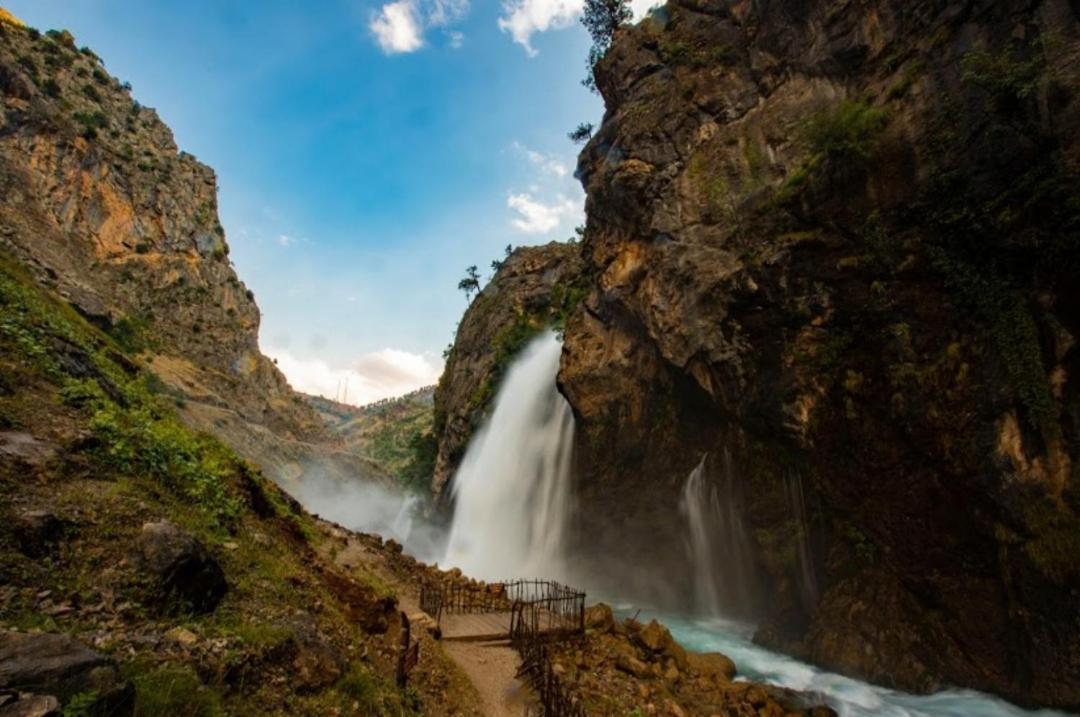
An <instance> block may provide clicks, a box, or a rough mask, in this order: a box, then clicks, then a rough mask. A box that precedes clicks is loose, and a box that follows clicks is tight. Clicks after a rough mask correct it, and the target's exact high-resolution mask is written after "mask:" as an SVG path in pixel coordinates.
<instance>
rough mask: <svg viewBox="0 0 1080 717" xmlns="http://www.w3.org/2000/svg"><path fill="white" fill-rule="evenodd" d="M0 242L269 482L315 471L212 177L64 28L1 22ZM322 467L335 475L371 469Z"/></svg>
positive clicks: (308, 428)
mask: <svg viewBox="0 0 1080 717" xmlns="http://www.w3.org/2000/svg"><path fill="white" fill-rule="evenodd" d="M0 31H2V33H3V35H2V37H0V92H2V102H3V106H2V112H0V187H2V190H3V191H2V192H0V247H2V248H3V249H5V250H6V251H8V252H10V253H11V254H12V255H13V256H14V257H16V258H17V259H18V260H19V261H20V262H21V263H23V264H24V265H25V266H27V267H28V268H29V269H30V271H31V272H32V273H33V275H34V277H35V279H36V280H37V281H38V282H39V283H40V284H41V285H43V286H47V287H49V288H50V289H52V290H54V291H56V292H57V293H58V294H59V295H60V296H62V297H63V298H64V299H65V300H66V301H68V302H69V303H71V305H72V306H74V307H75V308H76V309H77V310H78V311H79V312H80V313H81V314H82V315H83V316H84V317H86V318H87V319H88V320H89V321H91V322H93V323H94V324H95V325H96V326H98V327H100V328H101V329H103V330H104V331H105V332H106V333H108V334H109V335H110V336H112V337H113V339H114V340H116V341H117V342H118V343H119V344H120V345H121V346H122V347H123V348H124V350H125V351H128V352H129V353H131V354H132V355H138V356H141V357H143V358H144V359H145V360H146V361H147V362H148V363H152V364H153V370H154V373H155V374H156V375H157V376H158V377H160V378H161V379H162V380H163V381H164V382H165V384H166V385H167V386H168V387H169V390H170V391H172V392H173V393H174V394H175V395H176V396H177V399H178V400H180V401H182V402H183V403H184V405H183V407H182V408H183V415H184V417H185V420H187V421H188V422H189V423H190V424H192V425H194V426H197V427H199V428H201V429H214V430H215V431H216V432H217V433H218V434H219V435H221V436H222V437H223V438H225V439H226V440H227V441H228V442H229V443H230V444H231V445H232V446H233V447H234V448H236V449H237V450H239V451H240V452H241V453H242V454H243V455H245V456H246V457H248V458H250V459H252V460H256V461H258V462H260V464H261V465H262V466H263V467H264V468H265V469H267V470H269V471H273V474H274V475H275V478H279V479H281V480H286V481H287V480H289V479H291V478H293V477H295V476H297V475H302V474H303V473H304V471H306V470H309V466H308V464H309V463H318V462H320V460H321V459H319V458H318V454H319V452H318V451H312V450H310V446H309V445H308V444H310V443H311V442H326V441H328V440H330V436H329V434H327V433H326V431H325V428H324V426H323V425H322V422H321V421H320V420H319V419H318V417H317V416H316V415H315V413H314V412H313V411H312V410H311V408H310V407H309V406H308V405H307V404H306V403H305V402H304V401H303V400H302V399H301V398H300V397H299V396H298V395H297V394H295V393H294V392H293V391H292V390H291V388H290V387H289V385H288V383H287V382H286V380H285V378H284V377H283V376H282V374H281V373H280V372H279V371H278V370H277V368H276V367H275V366H274V365H273V363H272V362H271V361H270V360H269V359H267V358H266V357H265V356H263V355H262V354H261V353H260V352H259V348H258V328H259V310H258V307H257V306H256V305H255V299H254V296H253V295H252V292H251V291H250V290H248V289H247V288H246V287H245V286H244V284H243V283H242V282H241V281H240V280H239V279H238V278H237V276H236V272H235V271H234V270H233V267H232V265H231V263H230V262H229V256H228V255H229V247H228V244H226V242H225V232H224V230H223V229H222V227H221V224H220V223H219V221H218V214H217V184H216V180H215V177H214V173H213V171H212V170H211V169H210V168H209V167H207V166H205V165H203V164H201V163H199V162H198V161H196V159H195V158H194V157H192V156H191V155H190V154H187V153H185V152H182V151H179V150H178V149H177V146H176V143H175V142H174V141H173V137H172V133H171V132H170V131H169V129H168V128H167V127H166V126H165V125H164V124H163V123H162V122H161V121H160V119H158V116H157V114H156V113H155V112H154V111H153V110H152V109H149V108H147V107H143V106H141V105H140V104H139V103H138V102H136V101H134V100H133V99H132V96H131V88H130V87H129V86H128V85H126V84H123V83H121V82H120V81H119V80H117V79H116V78H114V77H112V76H110V75H109V74H108V73H107V72H106V71H105V69H104V66H103V65H102V63H101V61H100V59H99V58H98V57H97V56H96V55H95V54H94V53H93V52H92V51H90V50H89V49H87V48H83V49H78V48H77V47H76V44H75V41H74V38H73V37H72V36H71V35H70V34H69V33H67V32H63V31H59V32H58V31H50V32H48V33H44V34H42V33H39V32H38V31H36V30H33V29H24V28H22V27H20V26H19V25H17V24H15V23H13V22H11V21H5V22H0ZM345 460H346V463H345V464H343V465H340V466H339V465H337V464H336V463H335V462H333V461H331V462H329V463H328V462H327V461H325V460H322V461H321V462H322V463H323V464H325V465H322V466H321V467H320V470H323V471H324V472H325V471H329V472H331V473H333V474H335V475H336V476H337V477H347V476H349V475H351V474H353V473H355V472H357V471H359V472H361V473H363V472H365V471H367V470H368V469H369V468H370V466H366V465H365V464H364V462H363V461H356V460H353V459H351V458H349V457H347V456H346V457H345Z"/></svg>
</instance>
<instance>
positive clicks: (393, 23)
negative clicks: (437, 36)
mask: <svg viewBox="0 0 1080 717" xmlns="http://www.w3.org/2000/svg"><path fill="white" fill-rule="evenodd" d="M468 11H469V0H396V1H395V2H391V3H387V4H385V5H383V6H382V7H381V8H380V9H379V11H378V12H376V13H375V14H374V15H373V16H372V18H371V22H370V23H369V24H368V28H369V29H370V30H371V32H372V34H373V35H374V36H375V41H376V42H377V43H378V44H379V47H381V48H382V51H383V52H385V53H386V54H388V55H394V54H400V53H407V52H416V51H417V50H419V49H420V48H421V47H423V46H424V33H425V32H426V31H427V30H428V29H429V28H433V27H446V26H447V25H450V24H452V23H455V22H457V21H458V20H460V19H461V18H463V17H465V14H466V13H467V12H468ZM449 37H450V46H451V47H454V48H457V47H461V43H462V41H463V40H464V35H462V34H461V33H460V32H450V33H449Z"/></svg>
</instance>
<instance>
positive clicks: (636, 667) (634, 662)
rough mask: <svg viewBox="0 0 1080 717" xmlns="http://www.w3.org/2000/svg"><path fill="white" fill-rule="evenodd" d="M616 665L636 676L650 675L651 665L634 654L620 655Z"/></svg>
mask: <svg viewBox="0 0 1080 717" xmlns="http://www.w3.org/2000/svg"><path fill="white" fill-rule="evenodd" d="M615 667H617V668H618V669H620V670H622V671H623V672H625V673H627V674H628V675H633V676H634V677H649V676H650V673H649V666H648V665H646V664H645V663H644V662H642V661H641V660H639V659H637V658H636V657H634V656H633V655H626V654H623V655H619V656H618V658H617V659H616V661H615Z"/></svg>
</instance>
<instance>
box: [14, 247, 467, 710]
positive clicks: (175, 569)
mask: <svg viewBox="0 0 1080 717" xmlns="http://www.w3.org/2000/svg"><path fill="white" fill-rule="evenodd" d="M357 540H361V538H359V537H357V536H348V535H347V534H346V533H344V531H341V530H340V529H338V528H336V527H334V526H331V525H327V524H324V523H321V522H320V521H318V520H316V519H314V518H312V516H310V515H308V514H307V513H305V512H304V511H303V510H302V509H301V508H300V507H299V505H297V504H296V503H295V501H293V500H291V499H290V498H289V497H288V496H287V495H286V494H284V493H283V492H281V491H280V490H279V489H278V488H277V487H276V486H275V485H274V484H273V483H271V482H270V481H268V480H267V479H266V478H264V477H263V476H262V475H261V474H260V472H259V471H258V470H257V469H256V468H254V467H253V466H252V465H251V464H249V463H246V462H245V461H243V460H241V459H240V458H238V457H237V456H236V455H235V454H234V453H233V452H232V451H230V450H229V449H228V448H226V447H225V446H224V445H223V444H222V443H220V442H219V441H217V440H216V439H214V438H212V437H210V436H208V435H205V434H198V433H195V432H193V431H192V430H190V429H189V428H187V427H186V426H184V425H183V423H182V422H181V421H180V419H179V416H178V415H177V413H176V410H175V405H174V401H173V398H172V396H171V395H169V393H168V392H167V391H163V390H162V385H161V383H160V381H158V380H157V379H156V378H155V376H154V374H152V373H151V372H150V371H149V370H148V369H147V367H146V366H145V365H144V364H142V363H141V362H140V361H139V360H138V359H137V358H135V357H132V356H131V355H130V354H128V353H127V352H125V350H124V348H123V347H122V346H121V345H120V343H119V342H117V341H116V339H114V338H112V337H110V336H109V335H107V334H105V333H103V332H102V331H101V330H100V329H98V328H97V327H95V326H93V325H91V324H89V323H88V322H87V321H86V320H85V319H84V318H82V317H81V316H79V315H78V314H77V313H76V312H75V311H73V310H72V308H71V307H70V305H68V304H67V303H66V302H64V301H62V300H60V299H59V298H58V297H56V296H55V295H53V294H51V292H47V291H44V290H42V289H41V288H39V287H37V286H36V285H35V281H34V278H33V277H32V276H30V275H29V274H28V273H27V272H26V271H25V269H24V268H23V267H21V266H19V265H17V263H16V262H15V261H14V260H12V259H11V258H10V257H9V256H7V255H6V254H3V253H2V252H0V712H2V713H3V714H5V715H40V716H42V717H45V716H47V715H48V716H55V715H59V714H61V713H62V714H67V715H105V714H108V715H132V714H134V715H163V716H164V715H203V716H206V717H212V716H214V715H221V714H237V715H247V714H250V715H267V714H281V715H295V714H310V715H316V714H317V715H325V714H340V715H365V716H366V715H395V716H397V715H403V714H404V715H411V714H423V715H429V714H443V715H451V714H456V715H463V714H472V715H476V714H479V711H478V710H477V708H476V706H475V705H476V704H477V698H476V695H475V693H474V692H473V691H472V689H471V687H470V686H469V685H468V683H467V682H466V681H465V680H464V678H463V677H462V676H461V675H460V674H459V673H458V671H457V670H456V668H454V667H453V666H452V665H450V664H449V662H448V661H447V659H446V657H445V656H443V655H442V653H441V652H440V651H439V650H438V649H436V648H434V647H433V646H432V643H430V641H429V642H428V643H427V644H426V646H425V647H424V648H423V652H422V656H421V661H420V664H419V666H418V668H417V671H416V672H415V673H414V676H413V679H412V681H411V682H410V690H409V691H408V692H405V693H403V692H402V691H401V690H399V689H398V688H397V686H396V685H395V684H394V682H393V674H394V665H395V662H394V656H395V655H396V647H395V646H396V644H397V641H398V639H399V638H398V634H397V633H398V625H399V618H398V615H399V613H398V611H397V610H396V607H397V598H396V597H395V595H394V592H395V591H394V590H393V589H392V588H391V587H390V586H389V585H388V584H387V582H386V580H385V579H384V577H383V576H384V575H386V574H387V570H388V566H389V565H391V564H392V562H393V561H394V560H396V559H398V558H399V557H400V556H398V555H397V553H396V552H394V551H392V550H387V551H383V550H382V549H381V547H380V541H379V540H378V539H375V538H364V539H362V540H363V541H366V543H367V544H370V545H371V547H370V548H368V549H365V550H364V551H363V552H364V554H365V555H367V557H366V558H365V560H364V562H362V563H361V562H354V563H352V564H349V565H343V564H341V563H340V562H339V561H337V560H336V557H337V554H338V552H340V551H342V550H343V549H344V548H345V547H347V546H348V545H350V544H351V543H354V542H356V541H357ZM399 550H400V548H399ZM355 552H356V550H355V549H354V550H353V553H355Z"/></svg>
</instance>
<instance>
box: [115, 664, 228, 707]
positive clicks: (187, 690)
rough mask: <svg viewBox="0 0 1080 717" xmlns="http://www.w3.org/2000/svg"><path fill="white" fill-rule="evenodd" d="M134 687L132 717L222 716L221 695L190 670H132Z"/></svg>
mask: <svg viewBox="0 0 1080 717" xmlns="http://www.w3.org/2000/svg"><path fill="white" fill-rule="evenodd" d="M128 672H130V673H131V674H129V675H128V677H129V678H130V679H131V681H132V683H133V684H134V685H135V709H134V712H133V717H176V716H177V715H184V717H222V716H223V715H224V714H225V711H224V709H222V706H221V696H220V695H219V694H218V692H217V691H216V690H214V689H212V688H210V687H208V686H206V685H204V684H203V683H202V681H201V680H199V678H198V676H197V675H196V674H195V673H194V672H193V671H192V670H191V669H190V668H187V667H179V666H164V667H158V668H154V669H148V670H143V669H140V668H139V667H137V666H135V667H132V668H129V670H128Z"/></svg>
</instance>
